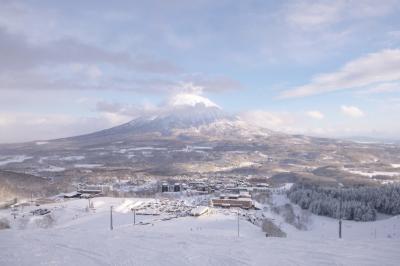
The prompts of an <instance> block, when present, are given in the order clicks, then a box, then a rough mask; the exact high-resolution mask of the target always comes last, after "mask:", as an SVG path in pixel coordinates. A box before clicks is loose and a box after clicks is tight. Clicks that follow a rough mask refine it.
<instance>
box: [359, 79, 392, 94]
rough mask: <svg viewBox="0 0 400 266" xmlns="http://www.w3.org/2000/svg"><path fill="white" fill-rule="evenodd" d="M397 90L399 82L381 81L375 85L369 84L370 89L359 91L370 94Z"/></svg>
mask: <svg viewBox="0 0 400 266" xmlns="http://www.w3.org/2000/svg"><path fill="white" fill-rule="evenodd" d="M398 91H400V82H388V83H381V84H378V85H376V86H371V88H370V89H367V90H364V91H361V93H363V94H371V93H389V92H398Z"/></svg>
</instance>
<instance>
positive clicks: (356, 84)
mask: <svg viewBox="0 0 400 266" xmlns="http://www.w3.org/2000/svg"><path fill="white" fill-rule="evenodd" d="M397 80H400V49H387V50H382V51H380V52H377V53H371V54H368V55H366V56H364V57H361V58H358V59H356V60H353V61H350V62H349V63H347V64H345V65H344V66H343V67H342V68H341V69H339V70H338V71H336V72H332V73H325V74H320V75H317V76H315V77H313V78H312V80H311V82H310V83H309V84H306V85H303V86H299V87H295V88H293V89H289V90H286V91H283V92H282V93H281V95H280V96H281V97H282V98H295V97H305V96H310V95H315V94H322V93H328V92H333V91H339V90H345V89H360V88H363V87H366V86H371V85H373V84H380V83H385V82H391V81H397Z"/></svg>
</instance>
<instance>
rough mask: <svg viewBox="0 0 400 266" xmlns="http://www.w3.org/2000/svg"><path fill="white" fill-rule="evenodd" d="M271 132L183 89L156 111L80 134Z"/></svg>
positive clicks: (107, 135) (247, 133) (164, 134)
mask: <svg viewBox="0 0 400 266" xmlns="http://www.w3.org/2000/svg"><path fill="white" fill-rule="evenodd" d="M270 132H271V131H268V130H265V129H260V128H257V127H255V126H252V125H249V124H248V123H246V122H245V121H242V120H241V119H240V118H239V117H238V116H235V115H231V114H229V113H226V112H225V111H223V110H222V108H221V107H220V106H218V105H217V104H216V103H214V102H212V101H211V100H209V99H207V98H205V97H202V96H200V95H196V94H188V93H183V94H178V95H175V96H174V97H172V98H170V99H169V100H168V101H167V102H166V104H165V105H164V106H162V107H161V108H160V110H159V111H158V112H156V113H152V114H147V115H143V116H140V117H138V118H136V119H133V120H132V121H130V122H128V123H125V124H123V125H120V126H116V127H113V128H110V129H106V130H102V131H99V132H95V133H92V134H89V135H84V136H79V137H77V138H85V139H87V138H94V137H97V138H98V137H107V138H112V139H126V138H127V137H132V136H136V135H143V134H158V135H162V136H177V135H180V136H182V135H189V136H193V135H197V136H200V135H204V136H206V137H212V138H219V137H226V136H229V135H231V136H237V135H246V136H249V135H268V134H269V133H270ZM75 139H76V138H75Z"/></svg>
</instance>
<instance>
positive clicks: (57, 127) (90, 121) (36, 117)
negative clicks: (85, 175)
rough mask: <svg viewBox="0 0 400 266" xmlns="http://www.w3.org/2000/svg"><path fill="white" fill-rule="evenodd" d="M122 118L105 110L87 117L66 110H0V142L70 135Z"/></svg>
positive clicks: (117, 122) (91, 129) (112, 123)
mask: <svg viewBox="0 0 400 266" xmlns="http://www.w3.org/2000/svg"><path fill="white" fill-rule="evenodd" d="M122 122H126V120H124V117H123V116H122V115H118V114H106V113H101V114H99V115H98V116H92V117H90V116H74V115H66V114H34V113H22V112H0V142H1V143H4V142H5V143H7V142H23V141H32V140H43V139H54V138H62V137H71V136H75V135H81V134H86V133H91V132H94V131H97V130H101V129H106V128H109V127H112V126H115V125H117V124H120V123H122ZM27 132H29V134H27Z"/></svg>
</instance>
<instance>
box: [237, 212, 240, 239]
mask: <svg viewBox="0 0 400 266" xmlns="http://www.w3.org/2000/svg"><path fill="white" fill-rule="evenodd" d="M239 228H240V227H239V209H238V212H237V234H238V237H239V235H240V234H239Z"/></svg>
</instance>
